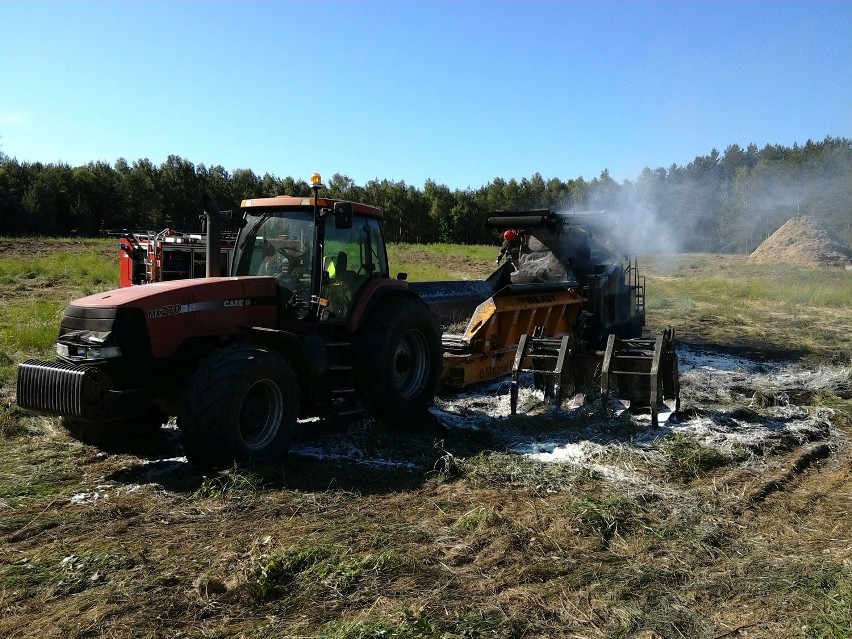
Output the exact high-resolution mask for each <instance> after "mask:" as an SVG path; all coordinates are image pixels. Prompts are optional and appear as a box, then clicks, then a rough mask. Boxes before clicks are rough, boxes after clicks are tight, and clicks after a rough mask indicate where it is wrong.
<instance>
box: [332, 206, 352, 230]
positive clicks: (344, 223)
mask: <svg viewBox="0 0 852 639" xmlns="http://www.w3.org/2000/svg"><path fill="white" fill-rule="evenodd" d="M334 228H336V229H344V230H345V229H351V228H352V202H335V203H334Z"/></svg>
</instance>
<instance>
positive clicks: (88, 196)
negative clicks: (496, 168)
mask: <svg viewBox="0 0 852 639" xmlns="http://www.w3.org/2000/svg"><path fill="white" fill-rule="evenodd" d="M308 174H309V171H308V172H307V173H306V177H307V175H308ZM326 186H327V189H326V191H325V192H324V193H323V194H324V195H325V196H327V197H332V198H341V199H346V200H353V201H359V202H364V203H367V204H372V205H374V206H378V207H380V208H382V209H383V210H384V211H385V216H386V220H385V232H386V236H387V239H388V241H391V242H411V243H433V242H446V243H452V244H487V243H494V242H495V239H496V234H495V232H494V231H493V230H489V229H486V228H484V224H483V223H484V221H485V218H486V217H487V216H488V214H489V213H490V212H492V211H498V210H520V209H528V208H550V209H552V210H554V211H556V212H564V213H576V212H581V211H586V210H605V211H607V212H608V214H610V216H611V218H612V219H613V224H615V225H617V231H618V234H619V235H620V236H621V237H622V238H625V239H627V238H629V239H630V240H631V241H630V242H629V243H628V244H625V246H624V248H629V249H630V250H637V251H639V250H659V251H669V252H726V253H744V252H751V251H752V250H754V248H756V247H757V246H758V245H759V244H760V243H761V242H762V241H763V240H764V239H766V238H767V237H768V236H769V235H771V234H772V233H773V232H774V231H775V230H776V229H777V228H779V227H780V226H781V225H782V224H783V223H784V222H786V221H787V220H788V219H790V218H791V217H795V216H798V215H809V216H813V217H815V218H817V219H818V220H820V222H821V223H822V224H823V225H824V226H825V227H826V228H827V229H829V230H830V231H833V232H834V233H836V234H837V236H838V237H839V239H840V240H841V241H843V242H844V243H846V244H847V245H852V140H849V139H846V138H831V137H827V138H825V139H824V140H823V141H821V142H813V141H811V140H809V141H808V142H807V143H805V144H804V145H801V146H800V145H798V144H795V145H793V146H792V147H788V146H781V145H766V146H765V147H763V148H762V149H759V148H758V147H757V146H756V145H754V144H751V145H749V146H747V147H746V148H742V147H740V146H739V145H736V144H732V145H730V146H728V147H727V148H726V149H725V151H724V152H723V153H720V152H719V151H718V150H716V149H713V150H712V151H711V152H710V153H709V154H707V155H703V156H698V157H696V158H695V159H694V160H693V161H692V162H690V163H689V164H687V165H686V166H680V165H677V164H672V165H671V166H670V167H668V168H662V167H660V168H656V169H650V168H646V169H644V170H643V171H642V172H641V174H640V175H639V176H638V177H637V178H636V179H635V180H624V181H623V182H617V181H616V180H614V179H613V178H612V177H611V176H610V174H609V171H608V170H606V169H605V170H603V171H602V172H601V174H600V175H599V176H598V177H595V178H593V179H591V180H586V179H584V178H583V177H578V178H570V179H568V180H566V181H563V180H562V179H560V178H557V177H552V178H548V179H545V178H544V177H542V176H541V174H539V173H535V174H534V175H533V176H532V177H529V178H526V177H524V178H521V179H520V180H517V179H515V178H512V179H509V180H505V179H503V178H495V179H494V180H492V181H491V182H489V183H488V184H486V185H484V186H481V187H479V188H468V189H465V190H459V189H455V190H451V189H450V188H449V187H447V186H445V185H443V184H437V183H436V182H434V181H432V180H427V181H426V182H425V184H424V185H423V187H422V188H421V187H417V186H414V185H411V184H407V183H406V182H405V181H394V180H388V179H378V178H376V179H373V180H370V181H368V182H367V183H366V184H364V185H358V184H356V183H355V182H354V180H352V179H350V178H349V177H347V176H346V175H341V174H335V175H333V176H332V177H331V179H327V180H326ZM204 192H209V193H210V194H211V195H212V196H213V197H214V199H215V200H216V201H217V202H218V204H219V206H220V208H222V209H223V210H227V209H235V208H237V207H239V204H240V201H241V200H242V199H244V198H251V197H264V196H273V195H280V194H287V195H309V194H310V188H309V186H308V183H307V181H306V180H304V179H301V178H299V179H297V178H293V177H289V176H288V177H285V178H279V177H277V176H275V175H272V174H270V173H264V174H263V175H262V176H261V175H258V174H256V173H255V172H254V171H253V170H251V169H237V170H234V171H232V172H229V171H227V170H225V169H224V168H223V167H222V166H219V165H216V166H210V167H208V166H205V165H204V164H199V165H195V164H193V163H192V162H191V161H189V160H187V159H185V158H182V157H180V156H177V155H170V156H169V157H168V158H167V159H166V160H165V162H163V163H162V164H160V165H156V164H154V163H153V162H151V160H149V159H147V158H146V159H140V160H136V161H134V162H133V163H132V164H130V163H128V162H127V161H126V160H124V159H119V160H118V161H116V162H115V164H114V165H110V164H109V163H107V162H103V161H98V162H90V163H89V164H87V165H85V166H78V167H71V166H69V165H67V164H62V163H56V164H43V163H41V162H19V161H18V160H17V159H15V158H14V157H10V156H8V155H5V154H3V153H2V152H0V235H12V236H16V235H53V236H57V235H58V236H68V235H80V236H96V235H98V234H101V233H102V232H103V231H104V230H105V229H145V230H160V229H164V228H173V229H180V230H196V229H198V228H199V220H198V216H199V215H200V213H201V202H202V195H203V193H204Z"/></svg>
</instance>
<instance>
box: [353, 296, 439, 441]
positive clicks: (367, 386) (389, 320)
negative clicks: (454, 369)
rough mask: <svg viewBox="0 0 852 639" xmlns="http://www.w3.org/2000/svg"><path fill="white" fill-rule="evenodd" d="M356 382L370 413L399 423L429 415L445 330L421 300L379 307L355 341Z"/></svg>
mask: <svg viewBox="0 0 852 639" xmlns="http://www.w3.org/2000/svg"><path fill="white" fill-rule="evenodd" d="M356 348H357V350H356V371H357V376H358V386H359V390H360V393H361V397H362V399H363V402H364V404H365V406H366V408H367V409H368V410H369V411H370V413H371V414H373V415H375V416H377V417H379V418H380V419H383V420H384V421H386V422H389V423H392V424H395V425H400V426H403V425H406V424H410V423H412V422H413V421H416V420H417V419H420V418H422V417H423V416H425V415H426V412H427V409H428V408H429V406H431V405H432V402H433V400H434V398H435V393H436V392H437V390H438V384H439V383H440V379H441V366H442V362H441V331H440V329H439V328H438V323H437V321H436V320H435V316H434V315H432V313H431V312H430V311H429V309H428V308H427V307H426V305H425V304H423V303H422V302H420V301H419V300H411V299H395V300H391V301H388V302H385V303H382V304H380V305H379V306H377V307H376V308H375V309H374V310H373V312H372V313H371V314H370V316H369V317H368V318H367V320H366V322H365V323H364V327H363V328H362V329H361V335H360V336H359V337H358V341H357V345H356Z"/></svg>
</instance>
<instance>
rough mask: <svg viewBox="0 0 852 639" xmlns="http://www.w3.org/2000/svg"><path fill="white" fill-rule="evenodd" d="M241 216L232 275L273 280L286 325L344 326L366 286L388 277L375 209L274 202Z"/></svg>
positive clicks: (245, 206)
mask: <svg viewBox="0 0 852 639" xmlns="http://www.w3.org/2000/svg"><path fill="white" fill-rule="evenodd" d="M242 210H243V222H244V224H243V228H242V230H241V231H240V236H239V238H238V240H237V245H236V250H235V253H234V261H233V264H232V269H231V274H232V275H235V276H244V275H258V276H272V277H274V278H275V279H276V281H277V283H278V286H277V290H278V305H279V308H280V309H281V317H282V320H283V321H285V322H292V321H319V322H344V321H346V320H347V319H348V318H349V315H350V314H351V312H352V308H353V306H354V302H355V300H357V299H358V293H359V292H360V290H361V288H362V287H363V286H364V284H365V283H366V282H367V281H368V280H370V279H371V278H378V277H381V278H387V277H388V261H387V252H386V250H385V244H384V241H383V236H382V229H381V219H382V214H381V211H380V210H379V209H376V208H373V207H370V206H366V205H361V204H353V203H350V202H339V201H335V200H328V199H322V198H313V199H310V198H298V197H289V196H279V197H274V198H264V199H253V200H244V201H243V203H242Z"/></svg>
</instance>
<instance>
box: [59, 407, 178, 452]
mask: <svg viewBox="0 0 852 639" xmlns="http://www.w3.org/2000/svg"><path fill="white" fill-rule="evenodd" d="M168 419H169V418H168V415H166V414H165V413H163V412H162V411H160V410H158V409H156V408H151V409H149V410H148V412H147V413H145V414H143V415H137V416H136V417H129V418H127V419H122V420H115V421H109V422H90V421H86V420H84V419H77V418H74V417H61V418H60V419H59V424H60V425H61V426H62V427H63V428H65V430H67V431H68V433H69V434H70V435H71V436H72V437H74V439H78V440H80V441H81V442H83V443H86V444H92V445H93V446H101V447H104V446H115V445H119V444H123V443H125V442H129V441H133V440H135V439H139V438H141V437H147V436H148V435H153V434H154V433H156V432H157V431H159V430H160V426H162V425H163V424H165V423H166V421H168Z"/></svg>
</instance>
